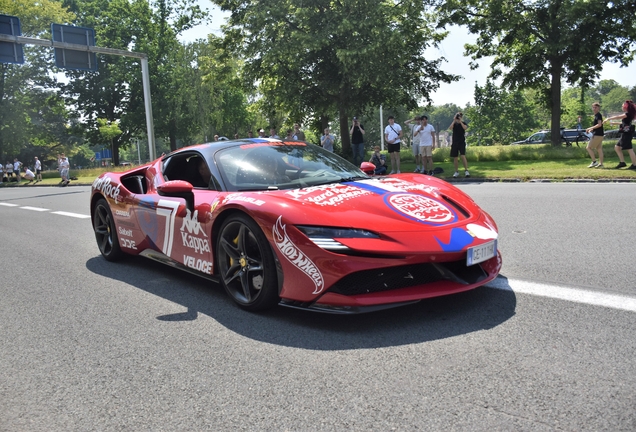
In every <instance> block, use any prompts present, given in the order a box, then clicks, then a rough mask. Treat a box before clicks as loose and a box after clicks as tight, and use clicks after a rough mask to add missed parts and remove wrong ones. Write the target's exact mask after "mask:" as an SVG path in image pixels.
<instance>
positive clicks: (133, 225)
mask: <svg viewBox="0 0 636 432" xmlns="http://www.w3.org/2000/svg"><path fill="white" fill-rule="evenodd" d="M117 225H123V226H126V227H129V228H137V225H135V224H134V223H132V222H129V221H125V220H120V219H119V220H117Z"/></svg>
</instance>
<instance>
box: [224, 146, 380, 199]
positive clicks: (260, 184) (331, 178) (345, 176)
mask: <svg viewBox="0 0 636 432" xmlns="http://www.w3.org/2000/svg"><path fill="white" fill-rule="evenodd" d="M215 159H216V163H217V166H218V167H219V171H220V172H221V176H222V177H223V181H224V183H225V184H226V185H227V187H228V189H229V190H231V191H246V190H275V189H298V188H303V187H308V186H316V185H319V184H327V183H338V182H343V181H351V180H356V179H361V178H365V179H366V178H370V177H369V176H368V175H367V174H365V173H363V172H362V171H360V169H358V168H356V167H355V166H354V165H352V164H351V163H350V162H348V161H346V160H345V159H343V158H341V157H340V156H338V155H335V154H333V153H331V152H328V151H326V150H323V149H322V148H321V147H318V146H315V145H313V144H306V143H302V142H280V141H271V142H258V143H250V144H243V145H240V146H235V147H229V148H226V149H223V150H220V151H219V152H217V153H216V155H215Z"/></svg>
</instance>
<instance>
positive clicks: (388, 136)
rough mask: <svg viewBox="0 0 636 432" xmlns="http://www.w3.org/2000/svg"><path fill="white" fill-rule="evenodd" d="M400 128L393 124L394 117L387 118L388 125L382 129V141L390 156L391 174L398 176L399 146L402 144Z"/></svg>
mask: <svg viewBox="0 0 636 432" xmlns="http://www.w3.org/2000/svg"><path fill="white" fill-rule="evenodd" d="M403 135H404V134H403V133H402V127H401V126H400V125H399V124H397V123H396V122H395V117H393V116H389V124H388V125H387V127H385V128H384V140H385V141H386V142H387V144H388V147H389V155H390V156H391V172H390V173H389V174H395V173H397V174H400V145H401V142H402V136H403Z"/></svg>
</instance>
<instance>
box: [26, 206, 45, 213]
mask: <svg viewBox="0 0 636 432" xmlns="http://www.w3.org/2000/svg"><path fill="white" fill-rule="evenodd" d="M20 208H21V209H24V210H33V211H40V212H42V211H50V210H49V209H45V208H42V207H29V206H24V207H20Z"/></svg>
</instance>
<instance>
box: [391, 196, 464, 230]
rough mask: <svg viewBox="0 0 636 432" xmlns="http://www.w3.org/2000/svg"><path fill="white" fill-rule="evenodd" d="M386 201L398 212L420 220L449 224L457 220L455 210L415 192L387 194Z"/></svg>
mask: <svg viewBox="0 0 636 432" xmlns="http://www.w3.org/2000/svg"><path fill="white" fill-rule="evenodd" d="M384 200H385V202H386V203H387V204H388V205H389V206H390V207H392V208H393V209H394V210H395V211H397V212H398V213H401V214H403V215H404V216H407V217H408V218H410V219H414V220H416V221H419V222H424V223H429V224H447V223H452V222H454V221H455V220H457V215H456V214H455V212H454V211H452V210H451V209H449V208H448V207H446V206H445V205H444V204H442V203H441V202H439V201H437V200H434V199H432V198H428V197H425V196H422V195H416V194H413V193H396V194H389V195H386V196H385V198H384Z"/></svg>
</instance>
